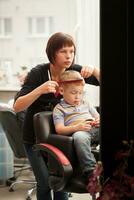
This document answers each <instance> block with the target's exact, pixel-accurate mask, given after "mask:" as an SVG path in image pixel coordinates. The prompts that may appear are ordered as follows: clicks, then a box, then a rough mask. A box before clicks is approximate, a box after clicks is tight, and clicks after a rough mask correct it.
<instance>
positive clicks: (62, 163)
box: [34, 143, 73, 191]
mask: <svg viewBox="0 0 134 200" xmlns="http://www.w3.org/2000/svg"><path fill="white" fill-rule="evenodd" d="M34 150H36V151H41V152H45V153H47V155H48V160H49V158H50V159H51V158H53V161H54V164H55V166H56V164H58V165H57V166H58V169H57V170H60V172H61V175H60V176H59V175H57V174H51V172H50V176H49V185H50V188H51V189H53V190H54V191H60V190H62V189H63V188H64V187H65V185H66V184H67V182H68V180H69V179H70V178H71V176H72V174H73V168H72V165H71V163H70V162H69V160H68V158H67V157H66V156H65V155H64V153H63V152H62V151H61V150H59V149H58V148H57V147H55V146H53V145H51V144H46V143H40V144H36V145H34ZM50 165H51V162H49V161H48V168H49V167H51V166H50Z"/></svg>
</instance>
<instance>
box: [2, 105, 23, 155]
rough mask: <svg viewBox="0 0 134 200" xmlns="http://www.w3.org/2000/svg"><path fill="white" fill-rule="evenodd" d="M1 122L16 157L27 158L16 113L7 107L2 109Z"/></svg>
mask: <svg viewBox="0 0 134 200" xmlns="http://www.w3.org/2000/svg"><path fill="white" fill-rule="evenodd" d="M0 123H1V125H2V128H3V130H4V132H5V134H6V137H7V140H8V142H9V144H10V146H11V148H12V150H13V152H14V155H15V156H16V158H25V157H26V153H25V149H24V146H23V142H22V131H21V128H20V126H19V124H18V121H17V117H16V113H15V112H14V111H13V110H10V109H6V108H5V109H2V110H0Z"/></svg>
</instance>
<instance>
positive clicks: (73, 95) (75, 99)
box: [62, 84, 84, 106]
mask: <svg viewBox="0 0 134 200" xmlns="http://www.w3.org/2000/svg"><path fill="white" fill-rule="evenodd" d="M83 90H84V86H83V85H77V84H76V85H74V84H69V85H65V86H64V87H63V88H62V95H63V98H64V100H65V101H66V102H67V103H68V104H70V105H74V106H75V105H80V102H81V99H82V96H83Z"/></svg>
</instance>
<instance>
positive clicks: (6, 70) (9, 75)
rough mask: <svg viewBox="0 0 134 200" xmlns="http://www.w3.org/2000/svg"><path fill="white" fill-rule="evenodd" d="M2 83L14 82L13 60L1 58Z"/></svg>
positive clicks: (0, 73) (0, 76)
mask: <svg viewBox="0 0 134 200" xmlns="http://www.w3.org/2000/svg"><path fill="white" fill-rule="evenodd" d="M0 82H1V84H0V85H5V84H10V83H12V82H13V72H12V60H9V59H7V60H6V59H4V60H3V59H0Z"/></svg>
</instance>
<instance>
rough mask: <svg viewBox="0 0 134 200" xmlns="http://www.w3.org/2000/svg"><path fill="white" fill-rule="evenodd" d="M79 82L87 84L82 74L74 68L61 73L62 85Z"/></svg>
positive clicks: (60, 82)
mask: <svg viewBox="0 0 134 200" xmlns="http://www.w3.org/2000/svg"><path fill="white" fill-rule="evenodd" d="M72 83H74V84H79V85H83V86H84V85H85V81H84V79H83V77H82V76H81V74H80V73H79V72H77V71H74V70H68V71H65V72H63V73H62V74H61V76H60V81H59V84H60V85H61V86H63V85H66V84H72Z"/></svg>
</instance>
